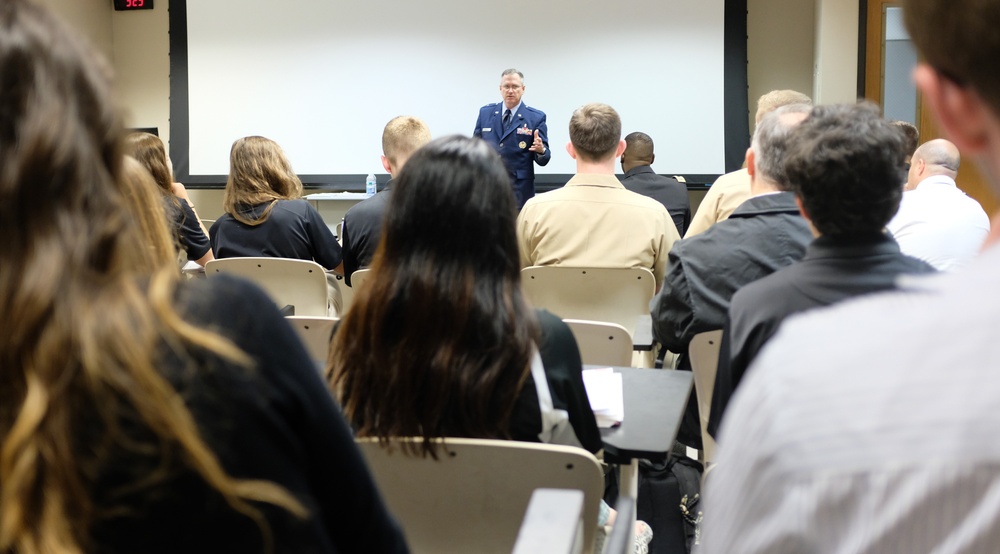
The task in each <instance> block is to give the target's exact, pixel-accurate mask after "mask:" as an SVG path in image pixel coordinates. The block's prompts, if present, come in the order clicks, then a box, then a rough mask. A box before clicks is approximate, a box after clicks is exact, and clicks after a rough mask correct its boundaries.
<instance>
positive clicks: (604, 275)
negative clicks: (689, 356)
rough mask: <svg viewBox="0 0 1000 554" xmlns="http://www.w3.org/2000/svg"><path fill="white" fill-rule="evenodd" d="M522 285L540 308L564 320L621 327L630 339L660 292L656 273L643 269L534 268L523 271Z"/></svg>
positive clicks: (526, 293)
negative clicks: (597, 322)
mask: <svg viewBox="0 0 1000 554" xmlns="http://www.w3.org/2000/svg"><path fill="white" fill-rule="evenodd" d="M521 283H522V286H523V287H524V292H525V295H527V297H528V300H529V301H530V302H531V303H532V305H534V306H535V307H536V308H544V309H546V310H548V311H550V312H552V313H553V314H555V315H557V316H559V317H560V318H563V319H586V320H590V321H607V322H611V323H617V324H618V325H621V326H622V327H624V328H625V329H626V330H628V333H629V336H630V337H631V336H635V329H636V324H637V322H638V319H639V316H643V315H649V301H650V300H652V298H653V292H654V291H655V290H656V281H655V280H654V279H653V273H652V272H651V271H649V270H648V269H645V268H641V267H634V268H627V269H624V268H596V267H567V266H531V267H526V268H524V269H522V270H521Z"/></svg>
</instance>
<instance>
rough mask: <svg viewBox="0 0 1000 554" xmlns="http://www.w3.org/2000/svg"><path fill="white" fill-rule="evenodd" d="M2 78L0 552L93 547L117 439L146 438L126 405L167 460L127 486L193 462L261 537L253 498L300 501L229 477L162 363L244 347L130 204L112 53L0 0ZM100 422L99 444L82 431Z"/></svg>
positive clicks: (238, 357)
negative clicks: (205, 306)
mask: <svg viewBox="0 0 1000 554" xmlns="http://www.w3.org/2000/svg"><path fill="white" fill-rule="evenodd" d="M0 75H4V77H3V78H2V79H0V106H3V109H0V314H3V317H2V318H0V552H18V553H41V552H46V553H49V552H71V553H74V552H86V551H91V550H94V549H95V546H97V545H94V544H93V541H92V538H91V528H92V525H94V523H95V522H96V521H98V520H99V519H100V518H101V517H102V516H104V515H106V514H107V513H108V512H109V510H114V509H115V508H116V506H107V505H97V504H96V503H95V501H94V499H93V497H92V487H93V485H94V481H93V480H94V478H95V477H94V475H95V474H96V473H97V472H99V471H100V470H101V468H105V467H108V466H109V465H110V464H112V463H113V462H114V460H109V459H106V456H107V455H108V453H109V452H111V451H114V449H113V448H108V445H117V446H120V447H121V448H130V449H132V448H136V447H137V445H135V444H134V443H128V444H126V443H127V442H128V441H133V440H134V437H132V436H131V435H129V436H126V433H125V432H124V430H123V429H122V425H121V423H122V421H123V417H125V416H128V417H131V418H134V419H133V421H134V423H135V425H138V426H139V427H140V428H141V429H145V430H147V431H148V432H149V434H150V435H151V436H152V437H153V438H152V439H150V440H149V441H148V443H146V442H144V443H142V444H141V445H138V447H139V448H142V449H145V450H144V451H149V452H153V453H154V455H155V453H159V454H160V456H161V459H162V460H163V462H162V463H161V464H159V466H158V468H159V469H158V470H157V471H156V472H154V474H153V475H148V476H143V478H142V482H141V483H128V484H127V486H131V487H133V489H132V490H136V489H138V490H152V489H153V488H155V485H156V484H157V483H159V482H161V481H163V480H165V479H166V478H167V474H168V472H169V471H170V470H172V469H176V467H177V466H178V465H180V466H183V467H186V468H188V469H189V470H191V471H193V472H195V473H196V474H197V475H199V476H200V477H201V478H202V479H204V481H205V482H206V483H208V485H209V486H210V487H212V488H214V489H215V490H217V491H218V492H219V493H220V494H221V495H222V496H223V497H224V498H225V500H226V501H227V502H228V504H229V505H230V506H231V507H232V508H233V509H234V510H236V511H238V512H240V513H243V514H245V515H246V516H247V517H250V518H252V519H253V520H254V521H256V522H257V524H258V526H259V528H260V529H261V533H262V540H263V543H264V545H265V549H267V548H268V546H267V545H268V544H269V541H270V530H269V528H268V526H267V524H266V522H265V520H264V518H263V516H262V515H261V513H260V511H259V510H258V509H257V508H255V507H254V506H253V505H252V504H251V502H258V501H260V502H266V503H271V504H275V505H278V506H282V507H284V508H285V509H287V510H289V511H291V512H292V513H295V514H297V515H302V516H304V515H305V509H304V508H303V506H302V505H301V504H300V503H299V502H298V501H297V500H296V499H295V498H294V497H293V496H292V495H291V494H290V493H289V492H287V491H286V490H285V489H284V488H282V487H280V486H278V485H276V484H274V483H271V482H267V481H254V480H240V479H234V478H233V477H231V476H229V475H228V474H227V473H226V472H225V470H224V469H223V468H222V466H221V465H220V462H219V460H218V459H217V457H216V456H215V454H214V453H213V451H212V450H211V449H210V448H209V447H208V446H207V445H206V444H205V442H204V440H203V439H202V438H201V437H200V435H199V430H198V425H197V422H196V421H195V420H194V418H193V416H192V414H191V412H190V411H189V410H188V409H187V407H186V406H185V404H184V402H183V399H182V398H181V397H180V395H179V394H178V392H177V391H176V390H175V389H174V388H173V386H171V384H170V383H168V381H167V380H166V379H165V378H164V376H163V375H161V374H160V373H159V372H158V371H157V368H156V364H157V362H158V357H157V355H156V353H157V352H158V351H162V347H161V345H163V344H168V345H170V347H171V350H172V351H178V352H181V353H182V355H183V354H184V353H185V352H193V351H199V350H200V351H208V352H211V353H214V354H216V355H219V356H222V357H223V358H225V359H228V360H233V361H239V362H242V363H244V364H249V363H250V360H249V359H248V357H247V356H246V355H245V354H244V353H243V352H242V351H240V350H239V349H238V348H237V347H235V346H234V345H233V344H232V343H231V342H229V341H227V340H225V339H223V338H222V337H220V336H218V335H216V334H214V333H208V332H206V331H205V330H203V329H199V328H197V327H194V326H192V325H191V324H189V323H187V322H185V321H184V320H183V319H182V318H181V317H180V316H179V315H178V313H177V312H176V311H175V310H174V308H173V304H174V301H175V295H174V292H175V289H176V285H177V282H178V279H179V275H178V272H177V270H176V268H175V267H174V266H173V265H172V263H168V261H167V260H164V259H162V258H164V254H165V253H164V252H163V251H162V246H155V247H152V248H151V247H150V246H149V244H150V242H149V240H150V239H149V238H148V237H147V236H145V235H149V234H153V235H158V234H162V233H165V232H166V231H165V230H166V227H165V225H159V224H156V223H154V224H152V225H148V226H145V227H144V225H143V224H142V223H140V221H139V217H138V216H137V215H136V214H135V213H133V212H131V211H130V209H129V205H130V202H132V200H130V198H129V196H128V194H129V193H128V190H127V189H128V185H127V184H126V183H125V181H124V180H123V179H122V171H123V169H122V168H123V156H122V137H123V133H122V128H121V125H120V117H119V111H118V110H117V109H116V107H114V106H112V105H111V103H110V102H109V100H108V99H109V98H112V92H111V89H110V84H109V78H108V71H107V68H106V66H105V65H104V63H103V62H102V61H101V60H99V58H98V57H97V56H95V54H94V53H92V52H91V51H90V49H89V48H87V47H85V46H84V44H83V42H82V41H81V40H80V39H79V38H77V37H76V35H75V34H74V33H73V32H71V31H70V30H69V29H68V28H66V27H65V26H64V25H62V24H60V23H59V22H57V21H56V20H55V19H54V18H53V17H52V16H51V15H50V14H48V13H47V12H46V11H45V10H43V9H42V8H40V7H38V6H36V5H35V4H33V3H31V2H29V1H28V0H4V1H3V2H0ZM161 211H162V210H161ZM153 240H168V239H164V237H159V238H154V239H153ZM188 358H190V355H188ZM95 426H96V428H95ZM93 433H98V435H97V436H99V437H101V439H102V441H100V442H101V444H100V445H94V444H88V443H87V442H86V441H84V440H82V439H81V434H86V435H85V436H92V435H91V434H93ZM168 462H169V463H168ZM151 494H152V493H151Z"/></svg>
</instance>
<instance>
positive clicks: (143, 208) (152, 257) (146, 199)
mask: <svg viewBox="0 0 1000 554" xmlns="http://www.w3.org/2000/svg"><path fill="white" fill-rule="evenodd" d="M119 180H120V181H121V187H122V197H123V198H124V199H125V201H126V204H127V205H128V211H129V213H130V214H131V215H132V216H133V217H134V218H135V220H136V224H137V225H138V227H139V230H140V231H141V236H142V237H143V238H144V239H145V241H144V242H145V246H146V248H145V249H143V250H141V251H140V258H139V260H138V265H137V268H142V269H144V270H146V271H155V270H158V269H161V268H163V267H174V268H176V267H177V248H178V247H179V245H178V244H177V241H175V240H171V234H172V233H171V232H170V225H169V223H167V217H166V214H165V213H164V211H163V201H162V198H163V195H162V194H161V193H160V192H159V190H158V189H159V187H158V185H157V184H156V181H154V180H153V177H152V176H151V175H150V174H149V172H148V171H146V168H145V167H144V166H143V165H142V164H141V163H139V162H138V161H137V160H136V159H135V158H132V157H130V156H125V160H124V162H123V165H122V174H121V178H120V179H119Z"/></svg>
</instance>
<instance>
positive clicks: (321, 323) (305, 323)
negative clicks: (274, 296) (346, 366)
mask: <svg viewBox="0 0 1000 554" xmlns="http://www.w3.org/2000/svg"><path fill="white" fill-rule="evenodd" d="M285 320H286V321H288V324H289V325H291V326H292V328H293V329H295V332H296V333H298V334H299V338H300V339H302V344H304V345H305V347H306V351H307V352H309V357H310V358H312V360H313V361H314V362H316V364H317V367H319V368H320V370H322V368H324V367H326V360H327V358H328V355H329V353H330V336H331V335H332V334H333V326H334V325H336V324H337V322H338V321H340V319H339V318H336V317H311V316H299V315H292V316H288V317H286V318H285Z"/></svg>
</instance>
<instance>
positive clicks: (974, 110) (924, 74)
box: [913, 64, 990, 154]
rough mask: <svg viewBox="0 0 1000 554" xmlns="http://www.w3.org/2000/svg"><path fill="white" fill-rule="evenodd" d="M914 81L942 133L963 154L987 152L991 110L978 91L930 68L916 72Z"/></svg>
mask: <svg viewBox="0 0 1000 554" xmlns="http://www.w3.org/2000/svg"><path fill="white" fill-rule="evenodd" d="M913 79H914V81H916V83H917V87H918V88H919V89H920V91H921V92H922V93H923V98H924V101H925V102H927V103H928V104H929V105H930V107H931V111H932V112H933V113H934V115H935V116H936V117H937V120H938V123H940V125H941V130H942V131H944V133H945V134H946V135H947V136H948V137H949V138H950V139H951V141H952V142H954V143H955V146H958V148H959V150H961V151H962V153H963V154H964V153H969V154H975V153H977V152H981V151H982V150H984V149H985V148H986V142H987V135H988V130H987V128H986V122H987V118H988V116H989V115H990V114H989V109H988V108H987V107H986V104H985V103H984V102H983V100H982V99H981V98H980V97H979V95H978V94H976V92H975V91H974V90H972V89H971V88H969V87H963V86H960V85H957V84H955V82H954V81H952V80H951V79H948V78H947V77H944V76H943V75H941V74H940V73H939V72H938V71H937V70H935V69H934V68H932V67H931V66H929V65H927V64H920V65H918V66H917V68H916V69H914V70H913Z"/></svg>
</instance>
